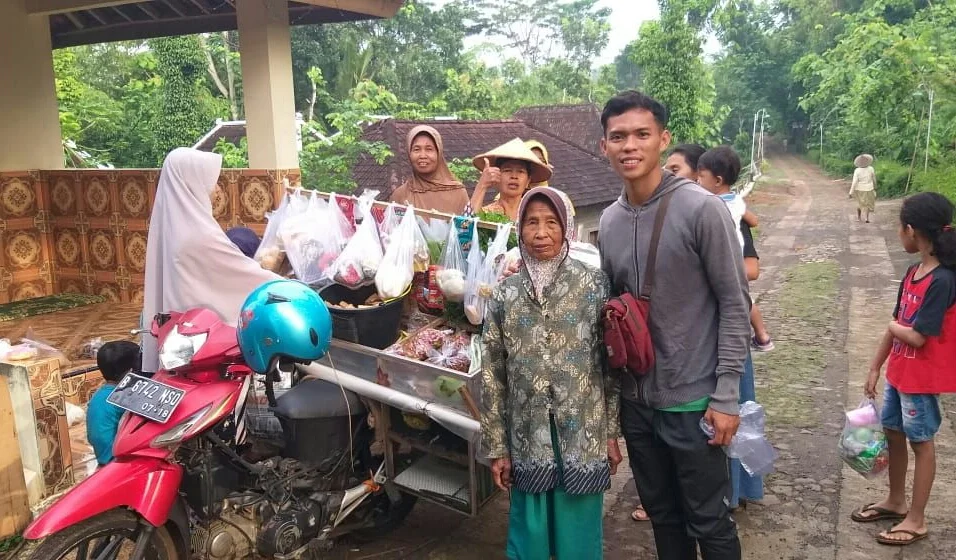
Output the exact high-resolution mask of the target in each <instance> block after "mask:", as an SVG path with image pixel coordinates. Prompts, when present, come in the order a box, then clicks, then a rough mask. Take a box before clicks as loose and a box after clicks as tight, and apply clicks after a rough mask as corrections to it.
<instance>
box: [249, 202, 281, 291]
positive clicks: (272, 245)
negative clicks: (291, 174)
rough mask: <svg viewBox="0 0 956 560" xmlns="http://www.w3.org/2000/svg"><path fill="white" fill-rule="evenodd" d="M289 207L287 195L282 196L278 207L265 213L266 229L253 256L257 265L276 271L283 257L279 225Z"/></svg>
mask: <svg viewBox="0 0 956 560" xmlns="http://www.w3.org/2000/svg"><path fill="white" fill-rule="evenodd" d="M288 208H289V195H288V194H287V195H285V196H283V197H282V202H280V203H279V207H278V208H276V210H275V211H274V212H272V213H269V214H266V219H268V220H269V221H268V223H267V224H266V231H265V233H263V234H262V242H261V243H259V248H258V249H256V254H255V256H254V257H253V258H255V260H256V262H257V263H259V266H261V267H262V268H264V269H266V270H271V271H272V272H278V271H279V269H280V267H281V266H282V261H283V260H284V259H285V246H284V245H283V244H282V238H281V237H279V226H281V225H282V221H283V220H284V219H285V215H286V210H287V209H288Z"/></svg>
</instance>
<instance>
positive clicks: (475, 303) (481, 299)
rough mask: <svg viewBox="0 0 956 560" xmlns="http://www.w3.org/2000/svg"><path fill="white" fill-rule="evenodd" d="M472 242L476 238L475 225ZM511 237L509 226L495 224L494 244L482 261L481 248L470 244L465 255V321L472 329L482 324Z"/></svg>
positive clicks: (475, 225) (489, 247) (476, 225)
mask: <svg viewBox="0 0 956 560" xmlns="http://www.w3.org/2000/svg"><path fill="white" fill-rule="evenodd" d="M473 227H474V229H475V231H474V232H473V233H474V234H473V236H472V239H477V238H478V232H477V229H478V224H477V222H476V223H475V224H474V226H473ZM510 236H511V224H499V225H498V232H497V233H496V234H495V238H494V240H493V241H492V242H491V244H490V245H489V246H488V253H487V254H486V255H485V256H484V257H482V255H481V247H480V245H479V244H478V243H473V244H472V246H471V250H470V251H468V274H467V276H466V277H465V317H467V318H468V321H469V322H470V323H471V324H473V325H480V324H482V323H483V322H484V321H485V306H486V304H487V302H488V299H489V298H490V297H491V291H492V289H494V287H495V285H496V284H497V283H498V282H497V280H498V277H499V276H500V271H501V270H503V265H504V261H505V259H504V255H505V253H507V252H508V238H509V237H510Z"/></svg>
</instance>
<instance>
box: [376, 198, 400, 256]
mask: <svg viewBox="0 0 956 560" xmlns="http://www.w3.org/2000/svg"><path fill="white" fill-rule="evenodd" d="M403 208H404V207H403ZM401 222H402V215H401V214H399V211H398V207H397V206H396V205H395V203H394V202H393V203H391V204H389V205H388V207H387V208H385V213H384V214H383V215H382V220H381V221H380V222H379V224H378V233H379V236H380V237H381V238H382V250H384V251H388V247H389V246H390V245H391V244H392V233H394V231H395V230H396V229H398V226H399V224H401Z"/></svg>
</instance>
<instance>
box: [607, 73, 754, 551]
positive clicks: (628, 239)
mask: <svg viewBox="0 0 956 560" xmlns="http://www.w3.org/2000/svg"><path fill="white" fill-rule="evenodd" d="M667 118H668V115H667V109H666V108H664V106H663V105H661V104H660V103H659V102H657V101H656V100H654V99H652V98H650V97H648V96H646V95H644V94H642V93H640V92H637V91H626V92H623V93H621V94H618V95H616V96H614V97H613V98H611V99H610V100H609V101H608V102H607V104H606V105H605V107H604V111H603V113H602V115H601V124H602V127H603V129H604V139H603V140H602V141H601V145H602V150H603V151H604V154H605V155H606V156H607V158H608V160H609V161H610V163H611V166H612V167H613V168H614V171H615V172H616V173H617V174H618V176H620V177H621V179H622V180H623V182H624V189H623V193H622V194H621V197H620V199H619V200H618V201H617V202H615V203H614V204H612V205H611V206H609V207H608V208H607V209H605V210H604V212H603V214H602V215H601V223H600V233H599V239H600V243H601V261H602V268H603V269H604V270H605V272H606V273H607V274H608V277H609V278H610V280H611V289H612V292H613V294H612V295H616V294H621V293H624V292H629V293H631V294H637V293H638V290H639V287H640V285H641V277H642V275H643V272H644V271H645V270H646V267H647V266H651V265H649V264H648V263H647V253H648V250H649V240H650V238H651V234H652V231H653V228H654V220H655V217H656V214H657V212H658V209H659V208H660V200H661V199H662V198H663V197H664V196H665V195H667V196H670V197H671V200H670V206H669V208H668V211H667V216H666V218H665V220H664V224H663V230H662V232H661V236H660V243H659V246H658V254H657V259H656V263H655V264H654V265H653V266H654V267H655V275H656V282H655V284H654V287H653V292H652V294H651V304H650V315H649V329H650V333H651V339H652V341H653V344H654V352H655V358H656V363H655V366H654V368H653V370H652V371H650V372H649V373H648V374H647V375H644V376H641V377H640V378H636V377H634V376H632V375H624V376H623V379H622V394H621V397H622V402H621V428H622V432H623V434H624V438H625V441H626V443H627V448H628V455H629V459H630V462H631V468H632V469H633V471H634V475H635V480H636V482H637V487H638V491H639V493H640V495H641V499H642V501H643V503H644V507H645V508H646V510H647V513H648V514H649V515H650V518H651V523H652V525H653V528H654V539H655V543H656V546H657V554H658V557H659V558H660V559H661V560H695V559H696V558H697V550H698V547H699V548H700V552H701V555H702V556H703V558H704V560H739V559H740V557H741V548H740V541H739V538H738V536H737V526H736V523H735V522H734V520H733V518H732V517H731V513H730V508H729V505H728V504H729V500H730V497H731V482H730V475H729V465H728V459H727V455H726V453H725V452H724V450H723V448H722V447H721V446H725V445H729V444H730V441H731V439H732V438H733V436H734V434H735V433H736V431H737V427H738V426H739V424H740V419H739V412H740V406H739V404H738V398H739V392H740V377H741V375H742V373H743V370H744V362H745V360H746V357H747V346H748V343H749V339H750V326H749V323H750V321H749V320H748V316H749V311H750V308H749V295H748V292H747V279H746V277H745V275H744V267H743V254H742V252H741V249H740V244H739V242H738V241H737V228H736V224H732V223H731V220H729V219H728V214H727V209H726V206H725V205H724V203H723V201H721V200H720V198H718V197H716V196H714V195H712V194H710V193H709V192H707V191H706V190H704V189H703V188H701V187H700V186H699V185H697V184H695V183H693V182H692V181H689V180H687V179H683V178H680V177H677V176H675V175H674V174H673V173H671V172H670V171H666V170H664V169H662V168H661V165H660V161H661V154H662V153H663V152H664V150H665V149H666V148H667V145H668V144H669V143H670V132H669V131H668V130H667ZM702 419H703V420H704V421H705V422H707V423H709V424H710V425H711V426H712V427H713V428H714V436H713V437H711V438H708V436H706V435H705V434H704V432H703V431H702V430H701V427H700V422H701V420H702Z"/></svg>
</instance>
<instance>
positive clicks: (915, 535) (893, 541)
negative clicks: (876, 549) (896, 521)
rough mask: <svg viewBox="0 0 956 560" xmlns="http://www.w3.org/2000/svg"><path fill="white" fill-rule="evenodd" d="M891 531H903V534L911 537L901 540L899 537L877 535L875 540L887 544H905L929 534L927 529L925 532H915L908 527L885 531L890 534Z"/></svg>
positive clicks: (919, 539)
mask: <svg viewBox="0 0 956 560" xmlns="http://www.w3.org/2000/svg"><path fill="white" fill-rule="evenodd" d="M893 533H903V534H904V535H909V536H910V537H912V538H909V539H906V540H902V541H901V540H899V539H888V538H886V537H884V536H883V535H877V536H876V542H878V543H880V544H885V545H888V546H906V545H910V544H913V543H915V542H916V541H921V540H923V539H925V538H926V537H928V536H929V531H926V532H925V533H917V532H916V531H910V530H908V529H890V530H889V531H886V534H887V535H892V534H893Z"/></svg>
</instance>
